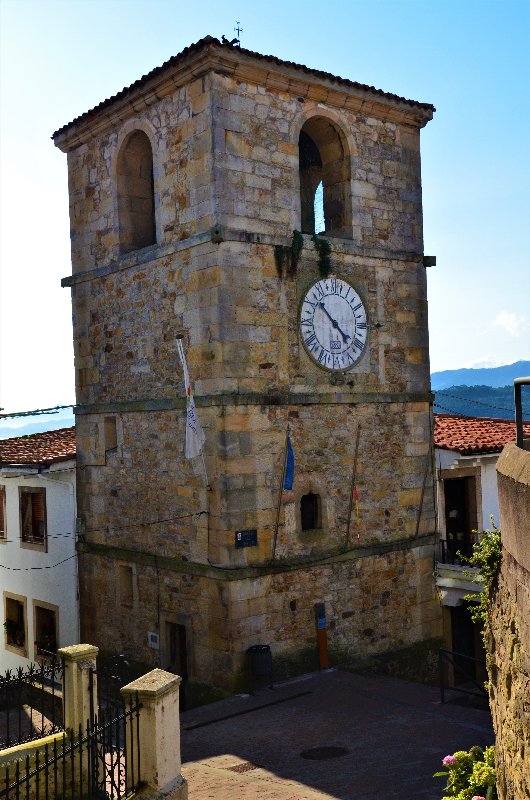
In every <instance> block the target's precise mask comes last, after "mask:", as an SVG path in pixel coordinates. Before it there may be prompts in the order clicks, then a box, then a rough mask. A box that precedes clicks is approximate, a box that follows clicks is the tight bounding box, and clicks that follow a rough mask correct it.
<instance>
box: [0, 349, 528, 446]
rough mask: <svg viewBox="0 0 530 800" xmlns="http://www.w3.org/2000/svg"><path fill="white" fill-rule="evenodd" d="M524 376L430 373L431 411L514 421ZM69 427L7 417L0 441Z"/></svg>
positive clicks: (60, 420)
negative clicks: (517, 381)
mask: <svg viewBox="0 0 530 800" xmlns="http://www.w3.org/2000/svg"><path fill="white" fill-rule="evenodd" d="M525 375H530V361H516V362H515V364H505V365H504V366H502V367H484V368H483V369H446V370H443V371H442V372H433V373H432V375H431V387H432V391H433V392H434V393H435V405H434V410H435V411H438V412H441V413H443V412H446V413H451V414H464V415H466V416H470V417H500V418H501V419H513V416H514V406H513V381H514V378H520V377H523V376H525ZM522 400H523V417H524V418H525V419H530V389H529V390H528V391H524V389H523V392H522ZM72 425H75V419H74V416H73V414H72V412H71V411H69V410H66V409H65V410H61V411H58V412H57V413H56V414H43V415H39V416H33V417H26V418H23V417H16V418H7V419H4V420H0V439H10V438H13V437H15V436H29V435H30V434H32V433H42V432H43V431H55V430H57V429H58V428H68V427H71V426H72Z"/></svg>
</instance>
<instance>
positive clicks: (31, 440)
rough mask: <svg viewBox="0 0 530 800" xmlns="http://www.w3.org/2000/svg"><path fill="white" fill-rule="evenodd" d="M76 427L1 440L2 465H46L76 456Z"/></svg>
mask: <svg viewBox="0 0 530 800" xmlns="http://www.w3.org/2000/svg"><path fill="white" fill-rule="evenodd" d="M75 454H76V444H75V428H74V427H72V428H61V429H60V430H58V431H46V432H45V433H32V434H31V435H30V436H17V437H15V438H14V439H2V440H0V466H13V465H17V466H18V465H26V466H46V465H48V464H55V463H57V462H58V461H69V460H70V459H72V458H75Z"/></svg>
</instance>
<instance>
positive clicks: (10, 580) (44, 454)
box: [0, 428, 79, 673]
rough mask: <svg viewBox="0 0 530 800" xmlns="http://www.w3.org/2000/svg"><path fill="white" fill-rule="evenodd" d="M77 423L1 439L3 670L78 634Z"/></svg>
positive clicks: (0, 651) (0, 664) (73, 639)
mask: <svg viewBox="0 0 530 800" xmlns="http://www.w3.org/2000/svg"><path fill="white" fill-rule="evenodd" d="M75 456H76V445H75V428H63V429H61V430H57V431H49V432H46V433H36V434H33V435H31V436H21V437H17V438H14V439H4V440H3V441H0V598H1V601H2V622H3V629H2V631H1V634H2V635H1V638H0V673H2V672H5V670H6V669H8V668H16V667H20V666H25V665H27V664H28V663H29V662H31V661H38V660H40V659H42V658H49V657H50V655H51V654H52V653H54V652H55V651H56V650H57V648H58V647H62V646H65V645H70V644H76V643H77V642H78V641H79V611H78V597H77V557H76V550H75V516H76V496H75Z"/></svg>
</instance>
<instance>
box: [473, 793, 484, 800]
mask: <svg viewBox="0 0 530 800" xmlns="http://www.w3.org/2000/svg"><path fill="white" fill-rule="evenodd" d="M471 800H486V798H485V797H482V795H481V794H474V795H473V797H472V798H471Z"/></svg>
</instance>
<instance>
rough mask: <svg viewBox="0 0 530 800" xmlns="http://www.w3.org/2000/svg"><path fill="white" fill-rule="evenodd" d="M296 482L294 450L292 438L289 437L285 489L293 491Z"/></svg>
mask: <svg viewBox="0 0 530 800" xmlns="http://www.w3.org/2000/svg"><path fill="white" fill-rule="evenodd" d="M293 481H294V450H293V446H292V444H291V437H290V436H287V461H286V462H285V476H284V480H283V488H284V489H288V490H290V489H292V488H293Z"/></svg>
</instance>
